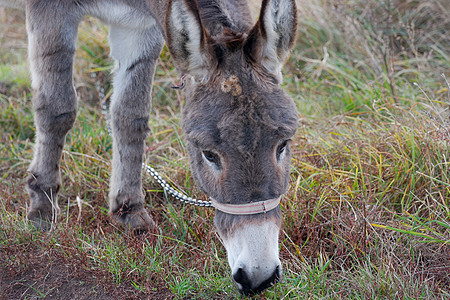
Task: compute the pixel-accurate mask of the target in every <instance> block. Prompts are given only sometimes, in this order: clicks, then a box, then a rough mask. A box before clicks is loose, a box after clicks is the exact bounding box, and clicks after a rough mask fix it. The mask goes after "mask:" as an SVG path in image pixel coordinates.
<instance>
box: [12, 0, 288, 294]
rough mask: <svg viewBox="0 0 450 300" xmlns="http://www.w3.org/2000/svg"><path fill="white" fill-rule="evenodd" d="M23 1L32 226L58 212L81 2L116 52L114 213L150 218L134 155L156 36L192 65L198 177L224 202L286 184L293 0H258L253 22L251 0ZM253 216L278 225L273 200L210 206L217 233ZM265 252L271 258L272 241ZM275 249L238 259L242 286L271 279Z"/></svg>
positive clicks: (191, 138)
mask: <svg viewBox="0 0 450 300" xmlns="http://www.w3.org/2000/svg"><path fill="white" fill-rule="evenodd" d="M20 3H21V1H15V2H14V5H17V4H19V5H20ZM26 12H27V31H28V36H29V57H30V63H31V74H32V87H33V107H34V111H35V125H36V132H37V136H36V144H35V149H34V158H33V161H32V163H31V165H30V167H29V176H28V180H27V188H28V191H29V194H30V201H31V202H30V208H29V212H28V218H29V219H30V220H31V221H32V222H33V223H34V224H35V225H36V226H37V227H38V228H41V229H43V230H47V229H49V228H50V226H51V224H52V222H54V221H55V218H56V216H57V214H58V212H59V208H58V204H57V193H58V191H59V189H60V185H61V179H60V168H59V164H60V159H61V152H62V149H63V145H64V140H65V135H66V134H67V132H68V131H69V130H70V128H71V127H72V125H73V122H74V121H75V117H76V107H77V104H76V96H75V92H74V88H73V83H72V65H73V55H74V51H75V40H76V36H77V27H78V24H79V22H80V20H81V19H82V18H83V17H84V16H85V15H87V14H90V15H93V16H97V17H98V18H100V19H102V20H103V21H105V22H106V23H108V24H109V25H110V42H111V56H112V57H113V58H114V60H115V70H114V81H113V83H114V94H113V96H112V103H111V111H110V113H111V127H112V133H113V142H114V143H113V162H112V175H111V186H110V192H109V208H110V212H111V214H112V216H113V218H114V219H115V220H117V221H118V222H119V223H121V224H123V225H125V226H126V227H127V228H129V229H131V230H139V231H140V230H146V229H149V228H150V229H152V228H154V227H155V223H154V222H153V220H152V219H151V217H150V216H149V215H148V213H147V211H146V210H145V209H144V195H143V192H142V180H141V164H142V161H143V153H144V143H145V138H146V136H147V133H148V130H149V128H148V118H149V114H150V109H151V99H150V98H151V90H152V82H153V76H154V71H155V67H156V61H157V59H158V56H159V54H160V51H161V49H162V46H163V43H164V39H165V40H166V41H167V42H168V46H169V50H170V51H171V54H172V56H173V57H174V60H175V64H176V66H177V68H178V70H179V71H180V73H182V74H186V75H188V80H187V84H186V105H185V107H184V109H183V121H182V126H183V129H184V131H185V132H186V136H187V150H188V155H189V160H190V165H191V169H192V173H193V176H194V178H195V180H196V182H197V184H198V185H199V186H200V188H201V189H203V190H204V191H205V192H206V193H207V194H209V195H210V196H211V197H214V199H216V200H217V201H219V202H224V203H247V202H253V201H262V200H267V199H273V198H277V197H279V196H281V195H282V194H283V193H285V192H286V190H287V186H288V179H289V168H290V150H289V140H290V138H291V137H292V136H293V134H294V132H295V130H296V128H297V113H296V108H295V105H294V102H293V101H292V99H291V98H290V97H289V96H288V95H287V94H286V93H284V92H283V91H282V90H281V89H280V86H279V84H280V82H281V73H280V70H281V66H282V63H283V61H284V60H285V59H286V56H287V53H289V51H290V48H291V47H292V44H293V39H294V36H295V27H296V16H295V15H296V13H295V12H296V11H295V1H293V0H264V1H263V5H262V12H261V15H260V18H259V21H258V22H257V23H256V25H255V26H253V27H252V26H251V24H252V20H251V18H250V12H249V9H248V5H247V3H246V2H245V1H239V0H232V1H226V0H216V1H205V0H199V2H198V4H197V2H196V1H194V0H191V1H189V0H173V1H165V0H149V1H143V0H141V1H139V0H132V1H125V0H76V1H75V0H63V1H53V0H43V1H38V0H29V1H27V3H26ZM166 16H167V18H166ZM249 222H256V223H261V222H272V223H273V224H275V225H274V226H275V227H277V228H278V227H279V226H280V224H281V213H280V209H279V208H277V209H275V210H273V211H271V212H269V213H267V214H259V215H254V216H251V217H250V216H239V217H238V216H230V215H227V214H225V213H220V212H217V214H216V218H215V224H216V227H217V229H218V231H219V233H220V235H221V236H222V238H223V239H227V238H229V237H231V236H232V235H233V229H234V228H241V232H245V224H248V223H249ZM266 227H268V228H269V227H270V226H266ZM242 228H244V229H243V230H242ZM255 228H258V227H255ZM261 228H265V227H264V226H262V227H261ZM270 228H274V227H273V226H272V227H270ZM272 244H273V243H272ZM227 251H228V249H227ZM273 256H274V257H276V260H277V261H278V258H277V257H278V253H276V254H274V255H273ZM277 261H272V262H271V264H272V265H274V264H278V265H277V266H276V270H275V271H273V270H268V271H266V270H265V271H264V272H265V273H261V274H258V273H257V270H256V271H254V270H244V269H242V268H244V267H239V270H238V271H239V272H238V275H239V276H238V275H236V274H235V275H234V276H235V279H236V278H240V279H239V280H241V281H245V282H239V280H238V279H236V280H237V282H238V286H239V287H240V289H241V291H242V292H244V293H252V292H256V291H260V290H262V289H264V288H266V287H267V286H266V285H267V284H268V283H271V281H272V279H273V281H276V280H277V279H278V277H279V275H280V272H281V266H280V265H279V261H278V262H277ZM255 268H256V269H259V266H256V267H255ZM267 268H268V267H266V269H267ZM274 268H275V267H274ZM233 272H234V270H233ZM245 272H247V273H245ZM255 272H256V273H255ZM267 272H270V274H272V273H273V276H272V278H267V276H268V275H267V274H269V273H267ZM264 276H265V277H264ZM242 278H245V280H242Z"/></svg>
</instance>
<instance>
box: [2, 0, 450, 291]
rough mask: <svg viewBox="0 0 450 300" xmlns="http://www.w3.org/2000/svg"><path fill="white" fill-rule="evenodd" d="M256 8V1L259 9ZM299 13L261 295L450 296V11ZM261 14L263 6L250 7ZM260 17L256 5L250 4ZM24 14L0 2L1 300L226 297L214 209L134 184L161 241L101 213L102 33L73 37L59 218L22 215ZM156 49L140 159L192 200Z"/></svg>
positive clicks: (322, 9)
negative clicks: (284, 167) (275, 234)
mask: <svg viewBox="0 0 450 300" xmlns="http://www.w3.org/2000/svg"><path fill="white" fill-rule="evenodd" d="M258 3H259V1H258ZM297 3H298V10H299V11H298V18H299V25H298V33H297V41H296V45H295V47H294V49H293V52H292V55H291V57H290V58H289V60H288V62H287V63H286V65H285V67H284V70H283V73H284V84H283V88H284V89H285V90H286V91H287V92H288V93H289V94H290V95H291V96H292V98H293V99H294V101H295V102H296V104H297V108H298V112H299V117H300V127H299V129H298V131H297V133H296V135H295V138H294V141H293V143H292V148H291V149H292V157H293V158H292V170H291V180H290V188H289V191H288V193H287V194H286V195H285V196H284V197H283V199H282V202H281V207H282V212H283V219H284V223H283V227H282V231H281V236H280V256H281V257H280V259H281V261H282V264H283V279H282V280H281V282H280V283H278V284H277V285H276V286H274V287H273V288H271V289H269V290H267V291H265V292H264V293H263V294H261V295H258V296H256V298H257V299H339V298H343V299H346V298H351V299H446V298H448V297H450V288H449V286H450V244H449V243H450V206H449V201H450V90H449V88H450V83H449V82H450V36H449V34H448V32H450V7H449V4H448V3H447V1H444V0H436V1H421V2H420V3H416V2H410V1H400V0H398V1H388V0H382V1H369V3H368V4H367V3H365V1H362V0H354V1H342V2H338V4H335V3H333V4H330V2H329V1H322V0H314V1H303V0H299V1H297ZM257 5H259V4H257ZM257 5H256V6H257ZM26 47H27V42H26V32H25V17H24V14H23V12H21V11H17V10H12V9H3V8H0V298H2V299H3V298H4V299H27V298H48V299H67V298H75V299H92V298H94V297H97V298H99V299H130V298H131V299H134V298H136V299H145V298H149V299H172V298H175V299H183V298H197V299H237V298H240V295H239V293H238V291H237V289H236V288H235V284H234V282H233V280H232V278H231V276H230V273H229V267H228V265H227V261H226V253H225V250H224V247H223V246H222V245H221V242H220V239H219V237H218V235H217V234H216V233H215V229H214V225H213V216H214V211H213V210H211V209H206V208H199V207H193V206H188V205H184V204H181V203H179V202H177V200H174V199H172V198H170V197H167V196H166V195H165V193H164V192H163V191H162V189H161V187H160V186H158V184H157V183H156V181H155V180H154V179H153V178H151V177H150V176H148V175H144V182H143V185H144V188H145V195H146V209H147V211H148V212H149V213H150V214H151V215H152V217H153V218H154V220H155V221H156V222H157V223H158V225H159V229H160V231H159V232H158V233H156V234H153V235H151V236H148V238H147V239H144V240H142V239H137V238H135V237H133V236H130V235H128V234H126V233H125V232H123V231H122V230H121V229H120V228H117V227H116V226H115V225H114V224H113V223H111V222H110V220H109V218H108V209H107V199H106V198H107V191H108V183H109V176H110V175H109V174H110V166H111V165H110V161H111V148H112V140H111V138H110V136H109V134H108V129H107V126H106V120H105V117H104V115H103V114H102V109H101V107H102V103H103V102H106V103H108V100H109V98H110V96H111V91H112V90H111V88H112V87H111V76H110V75H109V72H110V71H111V69H112V61H111V59H110V58H109V56H108V53H109V48H108V41H107V28H106V27H105V26H104V25H102V24H101V23H100V22H98V21H97V20H95V19H93V18H86V19H85V21H84V22H83V23H82V24H81V26H80V29H79V34H78V43H77V48H78V49H77V52H76V59H75V71H74V81H75V82H74V84H75V88H76V91H77V95H78V117H77V120H76V123H75V126H74V128H73V130H72V131H71V132H70V133H69V134H68V136H67V140H66V145H65V147H64V152H63V158H62V162H61V169H62V181H63V187H62V190H61V192H60V196H59V206H60V207H61V216H60V220H59V223H58V224H57V225H56V227H55V229H54V230H53V231H52V232H50V233H42V232H38V231H35V230H33V229H32V228H31V227H30V226H29V224H28V222H27V220H26V210H27V205H28V201H29V200H28V194H27V193H26V190H25V178H26V175H27V167H28V165H29V163H30V161H31V158H32V150H33V141H34V134H35V132H34V126H33V112H32V107H31V87H30V76H29V73H28V68H29V66H28V62H27V54H26ZM179 82H180V78H179V76H178V74H177V73H176V71H175V70H174V67H173V63H172V61H171V58H170V54H169V52H168V51H167V49H166V48H165V49H164V50H163V52H162V55H161V57H160V60H159V65H158V67H157V70H156V77H155V85H154V87H153V108H152V115H151V118H150V130H151V132H150V134H149V136H148V138H147V142H146V144H147V151H146V154H145V161H146V163H147V164H149V165H151V166H153V167H155V168H156V169H157V170H158V171H159V172H160V173H161V174H162V175H163V176H164V177H165V179H166V180H167V181H168V182H170V183H171V184H172V186H173V187H175V188H176V189H177V190H179V191H183V192H185V193H186V194H187V195H189V196H192V197H195V198H198V199H202V200H207V199H206V197H205V195H203V194H202V193H201V192H200V191H199V190H198V189H197V188H196V187H195V184H194V182H193V180H192V178H191V176H190V171H189V165H188V161H187V154H186V150H185V144H184V140H183V132H182V130H181V129H180V124H179V120H180V115H181V107H182V105H183V91H179V90H174V89H171V87H172V86H175V85H177V84H178V83H179Z"/></svg>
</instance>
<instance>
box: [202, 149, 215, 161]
mask: <svg viewBox="0 0 450 300" xmlns="http://www.w3.org/2000/svg"><path fill="white" fill-rule="evenodd" d="M202 153H203V157H204V158H205V159H206V160H207V161H209V162H212V163H214V164H218V163H219V156H218V155H217V154H215V153H213V152H211V151H203V152H202Z"/></svg>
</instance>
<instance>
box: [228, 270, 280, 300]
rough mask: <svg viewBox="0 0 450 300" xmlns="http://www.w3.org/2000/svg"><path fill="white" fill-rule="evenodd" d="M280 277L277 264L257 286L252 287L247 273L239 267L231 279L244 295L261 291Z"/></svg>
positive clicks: (251, 294)
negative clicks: (270, 273) (268, 275)
mask: <svg viewBox="0 0 450 300" xmlns="http://www.w3.org/2000/svg"><path fill="white" fill-rule="evenodd" d="M280 278H281V270H280V267H279V266H277V267H276V268H275V271H274V272H273V273H272V275H271V276H270V277H269V278H267V279H266V280H264V281H263V282H261V283H260V284H259V285H258V286H257V287H255V288H252V287H251V286H252V282H251V281H250V279H249V278H248V275H247V273H246V272H245V271H244V270H243V269H239V270H238V271H237V272H236V273H235V274H234V275H233V279H234V281H236V283H237V285H238V288H239V292H240V293H241V294H243V295H245V296H253V295H256V294H259V293H261V292H262V291H264V290H265V289H267V288H270V287H271V286H273V285H275V284H276V283H277V282H278V281H279V280H280Z"/></svg>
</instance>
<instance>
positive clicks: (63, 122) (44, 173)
mask: <svg viewBox="0 0 450 300" xmlns="http://www.w3.org/2000/svg"><path fill="white" fill-rule="evenodd" d="M46 5H47V6H46ZM51 6H54V5H53V4H52V3H51V2H47V3H42V2H41V3H34V2H33V1H30V2H29V3H28V7H27V32H28V48H29V49H28V52H29V58H30V65H31V76H32V88H33V109H34V121H35V126H36V140H35V146H34V156H33V160H32V162H31V165H30V167H29V169H28V171H29V175H28V178H27V189H28V192H29V195H30V207H29V210H28V219H29V220H30V221H31V222H32V223H33V224H34V225H35V226H36V227H37V228H38V229H42V230H48V229H50V226H51V223H52V221H55V220H56V217H57V215H58V213H59V207H58V203H57V193H58V191H59V189H60V186H61V177H60V170H59V169H60V160H61V154H62V150H63V146H64V140H65V136H66V133H67V132H68V131H69V129H70V128H72V125H73V123H74V121H75V117H76V106H77V105H76V96H75V91H74V87H73V84H72V64H73V55H74V52H75V40H76V35H77V26H78V22H79V18H77V17H75V16H73V15H72V16H70V15H64V14H61V13H60V12H59V11H58V8H56V7H51ZM61 10H62V11H64V10H63V9H61Z"/></svg>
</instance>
